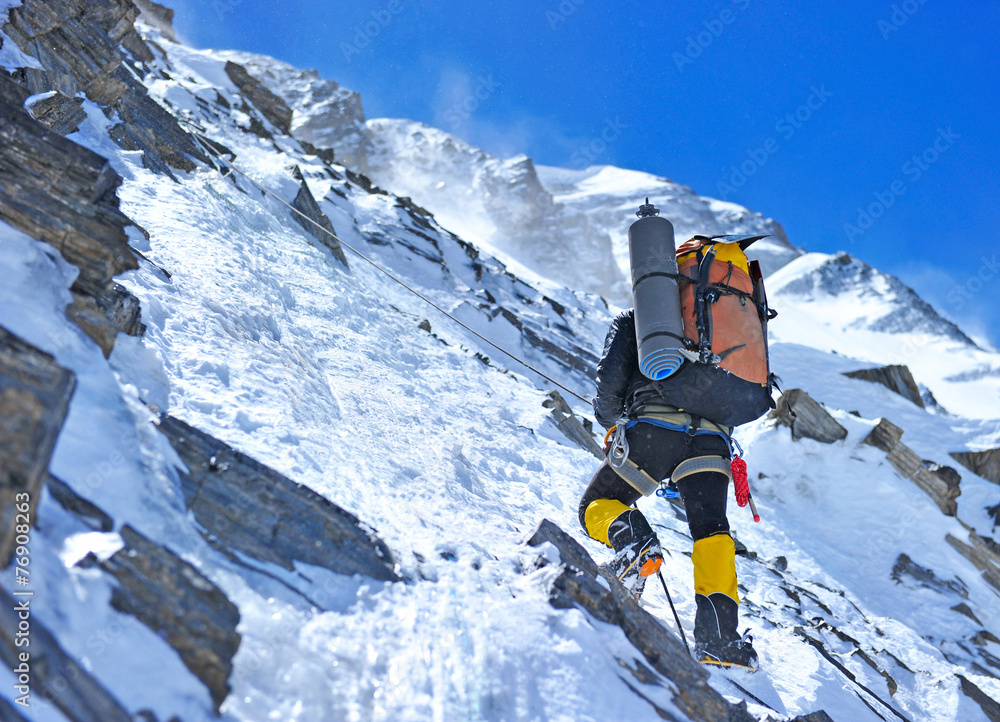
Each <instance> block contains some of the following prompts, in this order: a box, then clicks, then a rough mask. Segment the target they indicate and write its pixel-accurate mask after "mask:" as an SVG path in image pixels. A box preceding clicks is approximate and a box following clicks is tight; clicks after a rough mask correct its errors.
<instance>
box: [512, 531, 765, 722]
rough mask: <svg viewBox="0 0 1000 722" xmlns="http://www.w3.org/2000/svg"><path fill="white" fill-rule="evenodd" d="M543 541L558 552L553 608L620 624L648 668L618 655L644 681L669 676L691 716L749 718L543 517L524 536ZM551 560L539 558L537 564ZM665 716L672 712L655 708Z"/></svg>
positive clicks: (734, 721) (714, 720) (713, 720)
mask: <svg viewBox="0 0 1000 722" xmlns="http://www.w3.org/2000/svg"><path fill="white" fill-rule="evenodd" d="M546 542H548V543H550V544H552V545H553V546H554V547H555V549H556V550H557V551H558V553H559V562H558V563H559V564H560V566H561V573H560V574H559V576H558V577H556V579H555V580H554V581H553V583H552V587H551V589H550V595H551V597H550V601H551V603H552V606H554V607H556V608H557V609H569V608H579V609H582V610H583V611H585V612H587V613H588V614H590V615H591V616H592V617H593V618H594V619H597V620H598V621H601V622H607V623H608V624H613V625H615V626H617V627H620V628H621V630H622V631H623V632H624V633H625V636H626V637H627V638H628V640H629V641H630V642H631V643H632V644H633V645H635V648H636V650H637V651H638V652H639V653H640V654H642V656H643V657H644V658H645V660H646V662H648V663H649V664H650V666H652V668H653V670H655V672H654V671H652V670H648V669H645V670H643V671H642V672H640V671H639V670H640V669H641V668H642V665H639V667H636V668H635V669H633V666H634V665H633V664H631V662H632V660H628V659H619V660H618V662H619V664H620V665H621V667H622V669H623V670H628V671H629V672H631V673H632V674H633V675H635V676H636V678H637V679H639V681H640V682H642V683H644V684H650V683H653V682H655V681H658V678H659V676H660V675H662V676H663V677H665V678H666V679H667V680H669V683H668V685H669V688H670V689H673V690H675V691H676V694H675V696H674V699H673V702H674V704H675V705H677V707H678V708H679V709H680V710H682V711H683V712H684V714H686V715H687V716H688V717H689V718H690V719H692V720H704V721H705V722H718V720H728V721H729V722H750V721H751V720H753V719H754V718H753V717H752V716H751V715H750V714H749V713H748V712H747V709H746V707H745V706H744V705H739V706H734V705H732V704H730V703H729V702H727V701H726V700H725V699H724V698H723V697H722V695H720V694H719V693H718V692H716V691H715V690H714V689H712V688H711V687H710V686H709V685H708V682H707V679H708V673H707V672H706V671H705V670H704V669H702V668H701V667H699V666H698V664H697V663H696V662H695V661H694V660H693V659H692V658H691V656H690V655H689V654H688V653H687V651H686V650H685V649H684V647H683V645H682V644H681V642H680V639H678V638H677V637H676V636H675V635H674V634H673V633H671V632H668V631H667V630H666V628H664V627H663V625H662V624H660V622H659V621H658V620H657V619H656V618H655V617H653V616H652V615H651V614H650V613H649V612H647V611H646V610H644V609H643V608H642V607H640V606H639V603H638V602H636V600H635V598H634V597H633V596H632V595H631V594H629V593H628V592H627V591H625V588H624V587H622V585H621V584H620V583H619V582H618V580H617V579H616V578H615V577H614V575H612V574H610V573H608V572H606V571H604V570H602V569H600V568H599V567H598V566H597V564H596V563H595V562H594V560H593V559H592V558H591V557H590V555H589V554H588V553H587V551H586V550H585V549H584V548H583V547H582V546H580V545H579V544H578V543H577V542H576V541H575V540H574V539H573V538H572V537H570V536H569V535H568V534H566V532H564V531H563V530H562V529H560V528H559V527H558V526H556V525H555V524H553V523H552V522H551V521H549V520H548V519H545V520H543V521H542V522H541V524H539V525H538V528H537V529H536V530H535V533H534V534H533V535H532V536H531V538H530V539H528V542H527V543H528V545H529V546H532V547H539V546H541V545H543V544H545V543H546ZM548 563H550V562H549V561H548V560H547V559H546V558H545V557H544V556H543V557H540V558H539V561H538V564H539V565H545V564H548ZM657 711H658V712H660V713H661V716H664V717H665V718H666V719H674V717H673V716H672V715H669V714H668V713H666V712H664V711H663V710H660V709H659V708H657Z"/></svg>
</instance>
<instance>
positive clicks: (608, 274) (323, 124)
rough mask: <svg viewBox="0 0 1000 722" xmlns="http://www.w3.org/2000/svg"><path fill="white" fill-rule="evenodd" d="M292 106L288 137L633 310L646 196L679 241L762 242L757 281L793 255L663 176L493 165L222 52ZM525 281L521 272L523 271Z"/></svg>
mask: <svg viewBox="0 0 1000 722" xmlns="http://www.w3.org/2000/svg"><path fill="white" fill-rule="evenodd" d="M219 56H220V57H226V58H230V59H232V60H234V61H236V62H240V63H242V64H243V65H245V66H246V67H247V68H249V69H250V70H251V71H252V72H254V73H255V75H256V76H257V77H258V78H259V79H260V80H261V82H263V83H264V84H265V85H266V86H267V87H268V88H269V89H270V90H272V91H273V92H274V93H276V94H277V95H279V96H281V97H282V98H284V99H285V100H286V101H287V102H288V104H289V106H290V107H291V108H293V109H294V110H295V118H294V121H293V126H292V130H293V133H294V134H295V135H296V136H297V137H299V138H302V139H303V140H306V141H309V142H310V143H312V144H313V145H315V146H317V147H332V148H334V149H335V152H336V153H337V157H338V159H340V160H341V162H343V163H344V164H345V165H347V166H348V167H351V168H354V169H356V170H360V171H361V172H363V173H365V174H367V175H369V176H370V177H371V178H372V180H374V181H375V183H376V184H377V185H379V186H382V187H385V188H390V189H392V190H393V191H394V192H395V193H397V194H398V195H405V196H409V197H411V198H413V200H414V201H415V202H416V203H417V204H419V205H420V206H422V207H424V208H426V209H428V210H429V211H431V212H432V213H433V214H434V215H435V216H436V217H437V219H438V221H439V222H440V223H441V225H443V226H444V227H445V228H447V229H449V230H451V231H454V232H455V233H457V234H458V235H459V236H461V237H462V238H464V239H466V240H468V241H470V242H473V243H475V244H477V245H478V246H480V247H483V248H488V249H490V250H491V251H493V252H495V253H498V254H500V256H501V257H502V258H504V259H505V260H506V261H507V262H509V263H514V264H516V265H517V266H518V268H519V269H521V270H522V273H523V272H524V270H525V269H527V270H528V271H530V272H533V273H536V274H538V275H540V276H542V277H545V278H550V279H552V280H554V281H556V282H557V283H560V284H563V285H565V286H568V287H571V288H578V289H581V290H586V291H590V292H592V293H598V294H600V295H602V296H604V297H605V298H606V299H608V301H610V302H611V303H613V304H616V305H619V306H623V307H624V306H628V305H631V288H630V286H629V285H628V281H627V279H628V277H629V268H628V236H627V231H628V224H629V222H630V220H632V219H633V213H634V212H635V209H636V208H637V207H638V205H639V204H640V203H642V202H643V199H644V198H646V197H649V198H650V199H651V200H652V201H653V203H654V204H656V205H657V206H658V207H659V208H660V209H661V212H662V214H663V215H664V216H665V217H667V218H669V219H670V220H671V222H673V224H674V228H675V231H676V233H677V237H678V241H680V240H686V239H687V238H690V237H691V236H693V235H695V234H696V233H701V234H705V233H708V234H717V233H718V234H721V233H745V234H768V235H770V236H771V238H768V239H766V240H763V241H761V242H759V243H757V244H756V245H755V247H754V249H753V253H752V254H751V255H752V256H753V257H754V258H757V259H759V260H760V261H761V264H762V267H763V269H764V272H765V274H769V273H771V272H773V271H774V270H777V269H778V268H780V267H781V266H783V265H784V264H785V263H787V262H788V261H790V260H791V259H793V258H795V257H796V256H798V255H801V253H802V251H801V250H800V249H797V248H796V247H794V246H793V245H792V244H791V243H789V241H788V238H787V237H786V236H785V232H784V230H783V229H782V228H781V225H780V224H778V223H777V222H775V221H774V220H772V219H767V218H764V217H763V216H761V215H760V214H759V213H754V212H753V211H751V210H749V209H747V208H744V207H743V206H739V205H736V204H735V203H727V202H724V201H717V200H714V199H711V198H703V197H700V196H698V195H697V194H695V193H694V192H693V191H692V190H691V189H690V188H688V187H686V186H682V185H679V184H677V183H673V182H672V181H669V180H667V179H665V178H660V177H658V176H654V175H651V174H649V173H641V172H638V171H630V170H625V169H622V168H615V167H613V166H593V167H591V168H587V169H586V170H569V169H562V168H552V167H544V166H542V167H536V166H535V165H534V163H533V162H532V161H531V159H530V158H528V157H527V156H524V155H520V156H515V157H513V158H507V159H501V158H497V157H496V156H493V155H491V154H490V153H487V152H486V151H484V150H482V149H481V148H477V147H475V146H473V145H471V144H469V143H466V142H465V141H463V140H461V139H460V138H457V137H455V136H454V135H452V134H450V133H447V132H445V131H443V130H440V129H438V128H431V127H429V126H427V125H425V124H423V123H417V122H414V121H410V120H402V119H394V118H376V119H372V120H368V121H367V122H365V120H364V113H363V111H362V108H361V99H360V96H358V94H357V93H354V92H352V91H349V90H347V89H345V88H342V87H340V86H338V85H337V84H336V83H334V82H332V81H328V80H323V79H321V78H319V77H318V76H317V74H316V72H315V71H313V70H309V71H301V70H298V69H296V68H293V67H292V66H290V65H287V64H286V63H281V62H279V61H275V60H274V59H273V58H267V57H264V56H260V55H253V54H250V53H239V52H227V53H220V54H219ZM525 275H526V274H525Z"/></svg>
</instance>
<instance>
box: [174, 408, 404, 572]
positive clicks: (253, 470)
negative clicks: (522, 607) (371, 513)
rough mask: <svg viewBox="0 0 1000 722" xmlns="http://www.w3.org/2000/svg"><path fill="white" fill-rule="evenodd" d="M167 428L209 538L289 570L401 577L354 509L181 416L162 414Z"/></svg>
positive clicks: (189, 498) (188, 495) (192, 506)
mask: <svg viewBox="0 0 1000 722" xmlns="http://www.w3.org/2000/svg"><path fill="white" fill-rule="evenodd" d="M160 431H162V432H163V433H164V434H166V436H167V438H168V439H169V440H170V443H171V445H172V446H173V447H174V449H175V450H176V451H177V453H178V455H179V456H180V458H181V460H182V461H183V462H184V464H185V465H186V466H187V471H186V472H183V471H182V472H181V484H182V490H183V493H184V499H185V501H186V503H187V507H188V509H189V510H190V511H191V513H192V514H193V515H194V518H195V520H196V521H197V522H198V524H200V525H201V527H202V529H203V534H204V535H205V537H206V538H211V540H212V541H214V542H216V543H218V544H221V545H223V546H224V547H225V548H226V549H228V550H231V551H233V552H239V553H242V554H247V555H249V556H251V557H253V558H254V559H258V560H261V561H265V562H272V563H274V564H278V565H279V566H281V567H284V568H285V569H294V563H295V562H296V561H300V562H305V563H306V564H315V565H317V566H321V567H325V568H327V569H330V570H331V571H334V572H336V573H338V574H348V575H350V574H363V575H366V576H369V577H372V578H374V579H380V580H385V581H395V580H397V579H398V576H397V574H396V571H395V564H394V562H393V558H392V554H391V553H390V552H389V549H388V547H387V546H386V545H385V543H384V542H382V541H381V540H380V539H378V538H377V537H376V536H375V535H374V534H373V533H371V532H369V531H368V530H366V529H364V528H363V527H362V525H361V522H360V521H359V520H358V518H357V517H355V516H354V515H353V514H351V513H349V512H347V511H344V510H343V509H341V508H340V507H338V506H336V505H334V504H333V503H331V502H330V501H328V500H327V499H325V498H324V497H322V496H320V495H319V494H317V493H316V492H314V491H313V490H312V489H309V488H308V487H305V486H302V485H301V484H296V483H295V482H294V481H292V480H291V479H288V478H287V477H284V476H282V475H281V474H279V473H277V472H276V471H274V470H273V469H270V468H268V467H266V466H264V465H263V464H261V463H258V462H257V461H254V460H253V459H251V458H250V457H248V456H244V455H243V454H241V453H240V452H238V451H236V450H235V449H232V448H230V447H229V446H227V445H226V444H224V443H223V442H221V441H219V440H218V439H215V438H213V437H212V436H209V435H208V434H205V433H203V432H201V431H198V430H197V429H195V428H194V427H192V426H189V425H188V424H186V423H184V422H183V421H180V420H179V419H175V418H173V417H171V416H164V417H162V418H161V419H160Z"/></svg>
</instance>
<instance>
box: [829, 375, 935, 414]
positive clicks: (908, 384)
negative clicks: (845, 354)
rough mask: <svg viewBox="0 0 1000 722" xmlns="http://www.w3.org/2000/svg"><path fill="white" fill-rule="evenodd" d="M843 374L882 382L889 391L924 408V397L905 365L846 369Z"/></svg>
mask: <svg viewBox="0 0 1000 722" xmlns="http://www.w3.org/2000/svg"><path fill="white" fill-rule="evenodd" d="M844 376H847V377H848V378H852V379H861V380H862V381H872V382H874V383H877V384H882V385H883V386H885V387H886V388H887V389H889V390H890V391H895V392H896V393H897V394H899V395H900V396H902V397H903V398H904V399H908V400H909V401H912V402H913V403H915V404H916V405H917V406H919V407H920V408H924V399H923V397H922V396H921V395H920V389H919V388H917V382H916V381H914V380H913V374H911V373H910V369H909V368H908V367H906V366H902V365H899V364H894V365H892V366H882V367H880V368H874V369H860V370H858V371H847V372H845V373H844Z"/></svg>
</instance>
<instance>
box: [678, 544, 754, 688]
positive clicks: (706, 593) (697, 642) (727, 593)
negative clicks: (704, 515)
mask: <svg viewBox="0 0 1000 722" xmlns="http://www.w3.org/2000/svg"><path fill="white" fill-rule="evenodd" d="M691 561H692V563H693V564H694V591H695V595H694V598H695V603H696V604H697V605H698V609H697V611H696V612H695V617H694V651H695V658H696V659H697V660H698V661H699V662H701V663H702V664H712V665H717V666H719V667H744V668H746V669H749V670H750V671H756V670H757V666H758V665H757V653H756V652H755V651H754V648H753V639H752V638H751V637H750V635H749V634H744V635H743V636H740V633H739V631H738V630H737V624H738V623H739V618H738V615H739V607H740V598H739V594H738V592H737V586H736V550H735V545H734V543H733V538H732V537H731V536H730V535H729V534H728V533H722V534H713V535H712V536H708V537H704V538H701V539H698V540H696V541H695V543H694V551H693V552H692V554H691ZM748 631H749V630H748Z"/></svg>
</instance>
